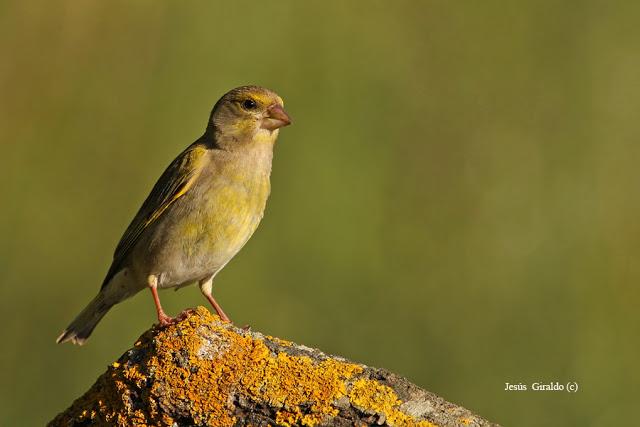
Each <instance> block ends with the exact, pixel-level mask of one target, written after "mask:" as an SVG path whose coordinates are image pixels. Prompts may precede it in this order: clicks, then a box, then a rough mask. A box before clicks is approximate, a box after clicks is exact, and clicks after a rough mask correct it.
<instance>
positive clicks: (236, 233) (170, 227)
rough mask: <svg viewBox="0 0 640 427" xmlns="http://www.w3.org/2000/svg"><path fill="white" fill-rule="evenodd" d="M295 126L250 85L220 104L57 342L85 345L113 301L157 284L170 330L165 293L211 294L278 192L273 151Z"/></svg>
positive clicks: (275, 101)
mask: <svg viewBox="0 0 640 427" xmlns="http://www.w3.org/2000/svg"><path fill="white" fill-rule="evenodd" d="M290 123H291V119H290V118H289V115H288V114H287V113H286V112H285V110H284V106H283V101H282V98H280V97H279V96H278V95H277V94H276V93H274V92H272V91H270V90H268V89H265V88H262V87H259V86H242V87H238V88H236V89H233V90H231V91H229V92H228V93H226V94H225V95H224V96H222V98H220V100H219V101H218V102H217V103H216V104H215V106H214V107H213V110H212V112H211V115H210V117H209V122H208V124H207V128H206V130H205V133H204V135H202V136H201V137H200V138H199V139H198V140H197V141H196V142H194V143H193V144H191V145H190V146H189V147H187V148H186V149H185V150H184V151H183V152H182V153H180V155H179V156H178V157H177V158H176V159H175V160H174V161H173V162H171V164H170V165H169V167H167V169H166V170H165V171H164V173H163V174H162V176H160V179H158V182H157V183H156V184H155V186H154V187H153V189H152V190H151V193H150V194H149V196H148V197H147V199H146V200H145V201H144V203H143V204H142V207H141V208H140V210H139V211H138V213H137V214H136V216H135V217H134V218H133V221H131V224H130V225H129V227H128V228H127V230H126V231H125V232H124V235H123V236H122V238H121V239H120V243H118V246H117V247H116V250H115V253H114V256H113V262H112V264H111V267H110V268H109V271H108V272H107V275H106V277H105V279H104V281H103V283H102V287H101V288H100V292H98V295H97V296H96V297H95V298H94V299H93V300H92V301H91V302H90V303H89V305H87V307H86V308H85V309H84V310H82V312H81V313H80V314H79V315H78V316H77V317H76V318H75V319H74V320H73V322H71V324H70V325H69V326H68V327H67V329H65V330H64V331H63V332H62V334H61V335H60V336H59V337H58V339H57V342H58V343H63V342H66V341H71V342H72V343H74V344H79V345H82V344H84V342H85V341H86V340H87V338H88V337H89V335H91V332H92V331H93V329H94V328H95V327H96V325H97V324H98V322H99V321H100V319H102V317H103V316H104V315H105V314H106V313H107V311H109V309H110V308H111V307H113V306H114V305H115V304H117V303H119V302H121V301H123V300H125V299H127V298H129V297H131V296H133V295H135V294H136V293H138V292H139V291H141V290H143V289H145V288H149V290H150V291H151V295H152V296H153V300H154V303H155V306H156V311H157V314H158V322H159V324H160V325H167V324H170V323H171V322H172V321H173V319H172V318H171V317H169V316H167V315H166V314H165V312H164V310H163V309H162V305H161V304H160V298H159V297H158V289H166V288H181V287H183V286H187V285H190V284H192V283H196V282H197V283H198V284H199V286H200V290H201V291H202V293H203V295H204V296H205V297H206V298H207V299H208V300H209V302H210V303H211V305H212V306H213V308H214V309H215V310H216V312H217V313H218V315H219V316H220V318H221V319H222V320H224V321H229V318H228V317H227V315H226V314H225V313H224V311H223V310H222V307H220V305H219V304H218V303H217V302H216V300H215V299H214V298H213V295H212V283H213V278H214V277H215V275H216V274H217V273H218V272H219V271H220V270H221V269H222V268H223V267H224V266H225V265H226V264H227V263H228V262H229V261H230V260H231V258H233V256H234V255H235V254H237V253H238V251H239V250H240V249H241V248H242V247H243V246H244V244H245V243H246V242H247V240H249V238H250V237H251V235H252V234H253V232H254V231H255V230H256V228H257V227H258V224H259V223H260V220H261V219H262V216H263V214H264V209H265V206H266V202H267V198H268V197H269V192H270V189H271V184H270V181H269V176H270V174H271V160H272V157H273V146H274V143H275V142H276V139H277V138H278V133H279V129H280V128H281V127H283V126H287V125H289V124H290Z"/></svg>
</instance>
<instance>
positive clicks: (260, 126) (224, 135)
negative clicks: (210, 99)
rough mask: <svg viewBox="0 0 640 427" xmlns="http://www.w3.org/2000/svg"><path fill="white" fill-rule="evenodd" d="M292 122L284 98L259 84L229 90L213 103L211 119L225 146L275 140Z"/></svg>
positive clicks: (211, 125) (210, 125) (218, 138)
mask: <svg viewBox="0 0 640 427" xmlns="http://www.w3.org/2000/svg"><path fill="white" fill-rule="evenodd" d="M289 124H291V119H290V118H289V115H288V114H287V113H286V111H284V105H283V102H282V98H280V97H279V96H278V95H277V94H276V93H274V92H272V91H270V90H269V89H265V88H263V87H260V86H241V87H238V88H235V89H233V90H231V91H229V92H227V93H226V94H225V95H224V96H223V97H222V98H220V100H219V101H218V102H217V103H216V105H215V106H214V107H213V111H212V112H211V117H210V119H209V127H212V128H213V129H214V131H215V134H216V139H217V142H218V143H219V144H221V145H222V146H223V147H224V148H232V146H233V145H235V146H239V145H246V144H250V143H255V142H260V141H266V142H274V141H275V139H276V137H277V136H278V130H279V129H280V128H281V127H283V126H288V125H289Z"/></svg>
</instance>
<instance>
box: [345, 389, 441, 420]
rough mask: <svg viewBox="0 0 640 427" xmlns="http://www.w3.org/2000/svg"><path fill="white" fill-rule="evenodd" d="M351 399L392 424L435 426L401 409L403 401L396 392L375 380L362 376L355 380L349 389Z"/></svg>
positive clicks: (361, 407) (358, 405)
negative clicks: (418, 419) (416, 418)
mask: <svg viewBox="0 0 640 427" xmlns="http://www.w3.org/2000/svg"><path fill="white" fill-rule="evenodd" d="M349 399H350V401H351V403H352V404H354V405H355V406H356V407H358V408H360V409H362V410H363V411H368V412H374V413H376V414H378V415H381V416H384V417H385V420H386V422H387V424H389V425H390V426H418V427H435V426H434V424H432V423H430V422H429V421H416V420H415V419H414V418H412V417H411V416H409V415H407V414H405V413H404V412H402V411H401V410H400V409H399V407H400V404H401V403H402V402H401V401H400V400H399V399H398V395H397V394H396V392H395V391H393V389H392V388H391V387H387V386H386V385H384V384H380V383H379V382H377V381H374V380H370V379H366V378H360V379H358V380H356V381H354V383H353V384H352V386H351V390H350V391H349Z"/></svg>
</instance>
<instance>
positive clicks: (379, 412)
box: [49, 307, 496, 427]
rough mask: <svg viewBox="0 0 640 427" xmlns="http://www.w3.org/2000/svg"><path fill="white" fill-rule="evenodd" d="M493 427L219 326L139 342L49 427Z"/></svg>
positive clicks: (375, 379) (318, 356)
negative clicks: (371, 426)
mask: <svg viewBox="0 0 640 427" xmlns="http://www.w3.org/2000/svg"><path fill="white" fill-rule="evenodd" d="M87 425H98V426H106V425H109V426H112V425H117V426H134V425H135V426H179V427H182V426H249V425H251V426H270V425H282V426H293V425H306V426H316V425H319V426H353V425H358V426H362V425H389V426H425V427H427V426H495V425H496V424H492V423H490V422H488V421H486V420H484V419H482V418H481V417H479V416H477V415H474V414H473V413H471V412H469V411H468V410H466V409H464V408H462V407H459V406H457V405H454V404H452V403H449V402H446V401H444V400H443V399H442V398H440V397H438V396H436V395H434V394H432V393H430V392H427V391H424V390H422V389H420V388H419V387H417V386H416V385H414V384H412V383H410V382H409V381H407V380H406V379H404V378H402V377H399V376H397V375H394V374H392V373H390V372H387V371H384V370H381V369H376V368H371V367H368V366H364V365H361V364H357V363H352V362H350V361H348V360H345V359H343V358H340V357H335V356H328V355H326V354H323V353H322V352H320V351H318V350H314V349H311V348H308V347H305V346H302V345H297V344H293V343H291V342H288V341H284V340H281V339H278V338H274V337H270V336H265V335H262V334H260V333H256V332H250V331H245V330H242V329H239V328H236V327H234V326H232V325H230V324H225V323H222V322H220V320H219V319H218V318H217V317H216V316H214V315H212V314H210V313H209V312H208V311H207V309H205V308H204V307H198V308H197V309H195V310H193V311H191V312H189V313H188V314H187V315H186V316H185V317H184V318H183V319H182V320H180V321H179V322H177V323H175V324H173V325H171V326H168V327H166V328H155V327H154V328H153V329H151V330H149V331H147V332H146V333H144V334H143V335H142V336H141V337H140V338H139V339H138V341H137V342H136V343H135V344H134V346H133V348H131V349H130V350H128V351H127V352H125V353H124V354H123V355H122V357H120V359H118V361H117V362H114V363H113V364H111V365H110V366H109V368H108V369H107V371H106V372H105V373H104V374H102V375H101V376H100V377H99V378H98V380H97V381H96V383H95V384H94V385H93V386H92V387H91V388H90V389H89V390H88V391H87V392H86V393H85V394H84V395H83V396H81V397H80V398H78V399H77V400H76V401H75V402H74V403H73V404H72V405H71V407H69V408H68V409H67V410H65V411H64V412H62V413H61V414H59V415H58V416H57V417H56V418H55V419H54V420H52V421H51V422H50V423H49V426H65V427H67V426H87Z"/></svg>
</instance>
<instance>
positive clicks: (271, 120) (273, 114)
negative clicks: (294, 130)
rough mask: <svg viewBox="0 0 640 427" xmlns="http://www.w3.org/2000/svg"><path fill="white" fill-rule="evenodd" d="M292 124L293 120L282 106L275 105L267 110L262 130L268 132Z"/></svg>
mask: <svg viewBox="0 0 640 427" xmlns="http://www.w3.org/2000/svg"><path fill="white" fill-rule="evenodd" d="M290 124H291V118H290V117H289V115H288V114H287V112H286V111H284V108H282V105H280V104H273V105H271V106H269V108H267V114H266V116H265V117H264V118H263V119H262V125H261V126H262V128H263V129H268V130H276V129H280V128H281V127H284V126H288V125H290Z"/></svg>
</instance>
